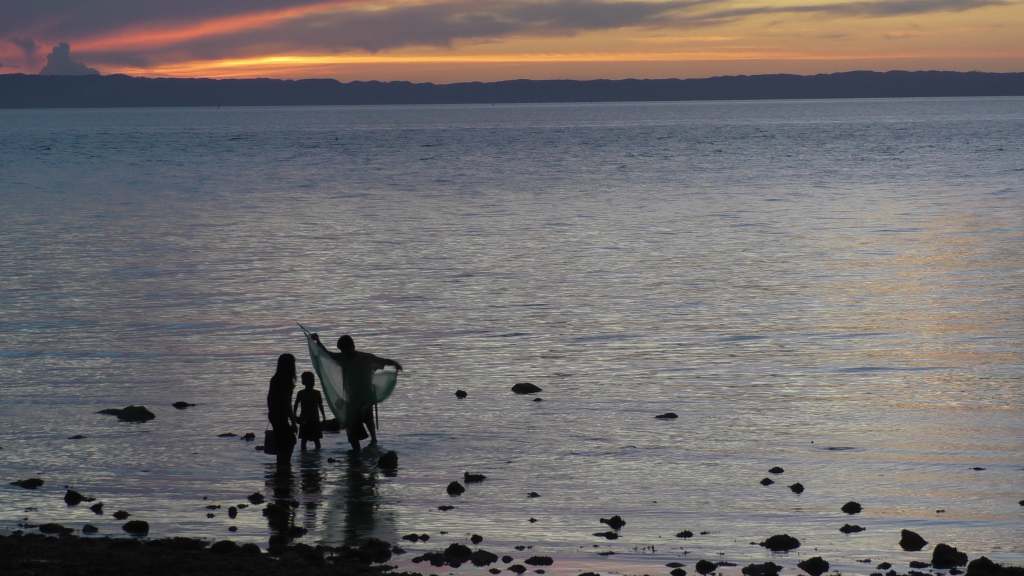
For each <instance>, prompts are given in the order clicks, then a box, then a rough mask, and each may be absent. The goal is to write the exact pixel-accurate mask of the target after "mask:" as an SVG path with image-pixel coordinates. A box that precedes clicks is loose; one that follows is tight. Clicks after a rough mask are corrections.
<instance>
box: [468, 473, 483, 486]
mask: <svg viewBox="0 0 1024 576" xmlns="http://www.w3.org/2000/svg"><path fill="white" fill-rule="evenodd" d="M462 480H463V481H464V482H465V483H466V484H476V483H478V482H483V481H484V480H487V476H484V475H483V474H473V473H470V472H463V473H462Z"/></svg>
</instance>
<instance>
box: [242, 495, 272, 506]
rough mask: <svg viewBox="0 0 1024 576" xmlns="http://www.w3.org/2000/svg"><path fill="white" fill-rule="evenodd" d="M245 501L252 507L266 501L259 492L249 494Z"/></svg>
mask: <svg viewBox="0 0 1024 576" xmlns="http://www.w3.org/2000/svg"><path fill="white" fill-rule="evenodd" d="M246 499H247V500H249V503H250V504H252V505H254V506H259V505H260V504H263V503H264V502H266V501H267V499H266V498H264V497H263V494H260V493H259V492H253V493H252V494H249V495H248V496H247V497H246Z"/></svg>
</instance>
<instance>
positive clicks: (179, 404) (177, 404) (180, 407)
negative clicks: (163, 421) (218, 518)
mask: <svg viewBox="0 0 1024 576" xmlns="http://www.w3.org/2000/svg"><path fill="white" fill-rule="evenodd" d="M171 406H174V407H175V408H177V409H178V410H184V409H185V408H191V407H193V406H195V404H189V403H188V402H175V403H174V404H171ZM224 542H227V540H224Z"/></svg>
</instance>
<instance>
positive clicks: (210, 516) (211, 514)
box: [206, 512, 217, 518]
mask: <svg viewBox="0 0 1024 576" xmlns="http://www.w3.org/2000/svg"><path fill="white" fill-rule="evenodd" d="M215 516H217V515H216V514H214V513H213V512H207V513H206V517H207V518H214V517H215Z"/></svg>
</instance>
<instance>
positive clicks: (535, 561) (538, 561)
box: [523, 556, 555, 566]
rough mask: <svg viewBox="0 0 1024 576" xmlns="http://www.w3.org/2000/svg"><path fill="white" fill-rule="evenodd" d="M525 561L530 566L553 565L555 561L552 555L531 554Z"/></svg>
mask: <svg viewBox="0 0 1024 576" xmlns="http://www.w3.org/2000/svg"><path fill="white" fill-rule="evenodd" d="M523 562H524V563H526V564H529V565H530V566H551V565H552V564H554V563H555V561H554V560H553V559H552V558H551V556H530V557H529V558H527V559H526V560H524V561H523Z"/></svg>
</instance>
